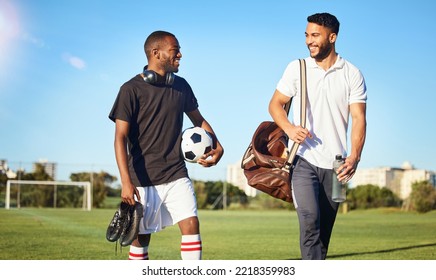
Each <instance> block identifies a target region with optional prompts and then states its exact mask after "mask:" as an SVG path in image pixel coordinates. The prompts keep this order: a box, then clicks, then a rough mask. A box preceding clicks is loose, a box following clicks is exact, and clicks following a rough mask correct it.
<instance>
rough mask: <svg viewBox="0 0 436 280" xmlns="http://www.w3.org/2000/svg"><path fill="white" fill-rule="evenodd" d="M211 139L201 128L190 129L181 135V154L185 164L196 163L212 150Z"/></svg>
mask: <svg viewBox="0 0 436 280" xmlns="http://www.w3.org/2000/svg"><path fill="white" fill-rule="evenodd" d="M212 144H213V142H212V137H211V135H210V134H209V132H207V131H206V130H204V129H203V128H201V127H198V126H196V127H190V128H187V129H185V130H184V131H183V133H182V154H183V158H184V159H185V160H186V161H187V162H197V160H199V159H200V158H201V157H202V156H203V155H204V154H207V153H208V152H210V151H211V150H212Z"/></svg>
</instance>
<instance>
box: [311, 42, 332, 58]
mask: <svg viewBox="0 0 436 280" xmlns="http://www.w3.org/2000/svg"><path fill="white" fill-rule="evenodd" d="M332 50H333V48H332V46H331V45H330V44H326V45H325V46H324V47H322V48H319V53H318V54H317V55H315V56H313V57H312V58H314V59H315V60H317V61H321V60H323V59H325V58H326V57H328V56H329V54H330V53H331V52H332Z"/></svg>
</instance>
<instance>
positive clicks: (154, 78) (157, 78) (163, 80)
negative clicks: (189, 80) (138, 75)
mask: <svg viewBox="0 0 436 280" xmlns="http://www.w3.org/2000/svg"><path fill="white" fill-rule="evenodd" d="M147 66H148V65H146V66H144V70H143V72H142V74H143V75H144V81H145V82H146V83H149V84H153V85H154V84H158V85H159V84H160V85H166V86H171V85H172V84H173V83H174V76H175V75H174V73H171V72H169V73H166V75H165V76H161V75H159V74H158V73H156V72H154V71H153V70H147Z"/></svg>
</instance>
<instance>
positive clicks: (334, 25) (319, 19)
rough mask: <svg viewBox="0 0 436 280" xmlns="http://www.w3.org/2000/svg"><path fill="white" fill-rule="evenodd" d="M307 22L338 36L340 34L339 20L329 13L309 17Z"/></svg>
mask: <svg viewBox="0 0 436 280" xmlns="http://www.w3.org/2000/svg"><path fill="white" fill-rule="evenodd" d="M307 22H311V23H315V24H318V25H321V26H325V27H327V28H329V29H330V30H331V31H332V32H333V33H336V35H337V34H338V33H339V21H338V19H337V18H336V17H335V16H334V15H332V14H329V13H317V14H313V15H311V16H308V17H307Z"/></svg>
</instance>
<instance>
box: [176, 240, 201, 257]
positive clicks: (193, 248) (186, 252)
mask: <svg viewBox="0 0 436 280" xmlns="http://www.w3.org/2000/svg"><path fill="white" fill-rule="evenodd" d="M201 250H202V247H201V237H200V234H194V235H182V243H181V245H180V253H181V255H182V260H201V252H202V251H201Z"/></svg>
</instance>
